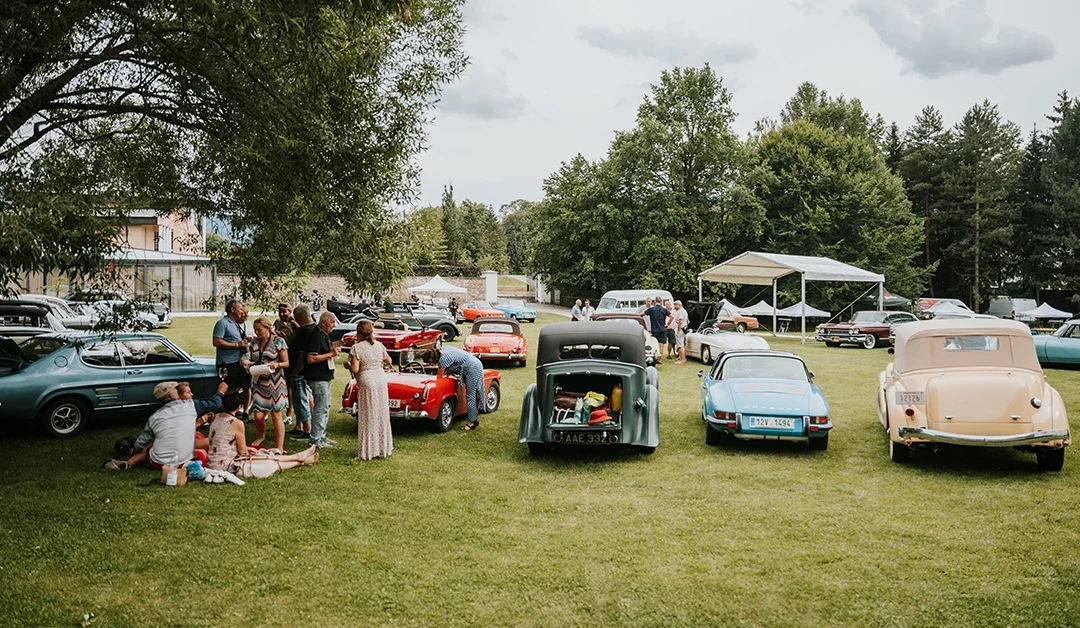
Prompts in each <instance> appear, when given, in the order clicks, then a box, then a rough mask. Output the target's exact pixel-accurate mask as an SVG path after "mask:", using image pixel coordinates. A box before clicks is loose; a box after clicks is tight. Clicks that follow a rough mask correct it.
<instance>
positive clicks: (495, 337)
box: [462, 318, 529, 366]
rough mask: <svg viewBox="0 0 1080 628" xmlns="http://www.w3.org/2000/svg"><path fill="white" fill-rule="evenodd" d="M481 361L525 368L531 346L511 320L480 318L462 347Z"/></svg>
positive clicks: (514, 321) (516, 323)
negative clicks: (503, 361)
mask: <svg viewBox="0 0 1080 628" xmlns="http://www.w3.org/2000/svg"><path fill="white" fill-rule="evenodd" d="M462 348H463V349H465V350H466V351H468V352H469V353H471V354H473V355H475V356H476V357H478V358H480V359H481V360H505V361H508V362H513V363H515V364H517V365H518V366H525V360H526V359H527V358H528V357H529V345H528V343H527V342H525V336H523V335H522V334H521V327H520V326H518V322H517V321H516V320H514V319H511V318H478V319H476V320H475V321H473V325H472V331H470V332H469V335H468V336H466V337H465V344H464V346H463V347H462Z"/></svg>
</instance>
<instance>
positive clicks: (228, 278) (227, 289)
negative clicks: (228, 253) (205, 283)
mask: <svg viewBox="0 0 1080 628" xmlns="http://www.w3.org/2000/svg"><path fill="white" fill-rule="evenodd" d="M430 279H431V277H406V278H405V279H404V280H402V282H401V283H400V284H399V285H398V286H397V287H395V288H394V289H393V290H391V291H390V295H391V297H393V299H394V300H395V301H404V300H406V299H408V298H409V292H408V291H407V289H408V288H411V287H413V286H419V285H421V284H423V283H427V282H428V281H429V280H430ZM447 281H448V282H450V283H452V284H454V285H455V286H459V287H461V288H465V289H466V290H468V291H469V292H468V294H467V295H460V294H457V295H455V294H438V295H434V296H441V297H446V298H447V299H449V298H451V297H455V298H457V300H458V302H464V301H469V300H482V299H483V298H484V278H483V277H450V278H448V279H447ZM239 283H240V282H239V280H238V278H237V277H236V276H235V275H218V294H219V295H221V298H219V299H218V300H219V301H220V302H221V303H224V302H225V300H227V299H228V298H229V296H230V295H232V294H235V293H236V290H237V287H238V286H239ZM314 290H318V291H319V294H320V295H321V296H322V297H323V299H329V298H330V297H332V296H334V295H348V294H349V290H348V288H346V286H345V280H344V279H343V278H342V277H340V276H337V275H316V276H314V277H310V278H309V279H308V280H307V283H306V284H304V286H303V291H304V295H305V296H306V297H307V298H308V299H310V298H311V294H312V291H314ZM273 300H274V301H284V302H286V303H294V302H295V301H296V293H295V292H292V293H286V292H282V293H281V294H278V295H275V298H274V299H273Z"/></svg>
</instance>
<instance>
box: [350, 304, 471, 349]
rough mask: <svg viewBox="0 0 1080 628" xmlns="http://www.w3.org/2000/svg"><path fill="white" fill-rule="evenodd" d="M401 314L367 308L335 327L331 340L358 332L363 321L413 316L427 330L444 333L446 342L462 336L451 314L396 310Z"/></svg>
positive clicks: (430, 310) (432, 311) (435, 310)
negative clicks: (384, 317) (381, 317)
mask: <svg viewBox="0 0 1080 628" xmlns="http://www.w3.org/2000/svg"><path fill="white" fill-rule="evenodd" d="M395 310H396V311H397V312H399V314H385V313H382V312H378V311H376V310H374V309H372V308H365V309H364V311H363V312H360V313H359V314H353V315H352V316H350V317H349V318H348V319H347V320H345V321H340V320H339V321H338V324H337V325H335V326H334V329H333V331H331V332H330V339H331V340H341V339H342V338H343V337H344V336H345V334H347V333H349V332H350V331H356V324H357V323H359V322H360V321H361V320H362V319H365V318H366V319H368V320H369V321H372V322H374V321H377V320H379V317H380V316H412V318H414V319H416V320H417V321H420V324H421V325H423V326H424V328H425V329H435V330H438V331H441V332H442V333H443V340H445V341H446V342H452V341H453V340H454V339H455V338H457V337H458V336H460V335H461V328H459V327H458V326H457V323H456V322H455V321H454V319H453V317H451V316H450V312H448V311H444V310H439V309H432V308H426V309H425V308H422V307H420V308H417V307H413V308H410V309H405V308H401V309H398V308H395Z"/></svg>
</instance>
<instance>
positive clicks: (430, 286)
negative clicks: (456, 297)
mask: <svg viewBox="0 0 1080 628" xmlns="http://www.w3.org/2000/svg"><path fill="white" fill-rule="evenodd" d="M409 292H447V293H454V294H465V293H466V292H468V290H466V289H465V288H459V287H457V286H455V285H454V284H452V283H450V282H448V281H446V280H445V279H443V278H442V277H440V276H438V275H435V276H434V277H432V278H431V279H429V280H428V281H427V283H424V284H420V285H419V286H413V287H412V288H409Z"/></svg>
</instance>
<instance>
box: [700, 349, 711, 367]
mask: <svg viewBox="0 0 1080 628" xmlns="http://www.w3.org/2000/svg"><path fill="white" fill-rule="evenodd" d="M701 361H702V362H704V363H705V364H712V347H710V346H709V345H704V346H702V347H701Z"/></svg>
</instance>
